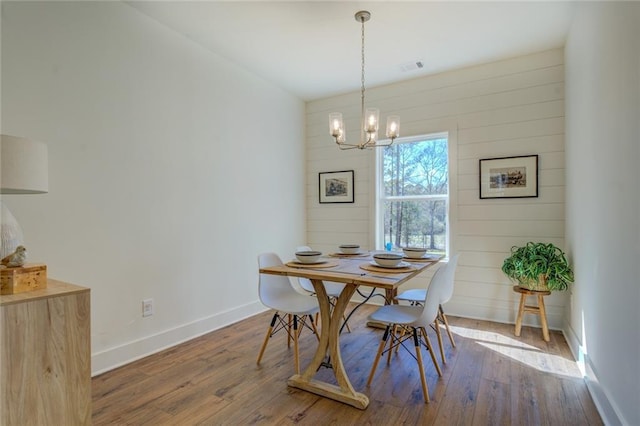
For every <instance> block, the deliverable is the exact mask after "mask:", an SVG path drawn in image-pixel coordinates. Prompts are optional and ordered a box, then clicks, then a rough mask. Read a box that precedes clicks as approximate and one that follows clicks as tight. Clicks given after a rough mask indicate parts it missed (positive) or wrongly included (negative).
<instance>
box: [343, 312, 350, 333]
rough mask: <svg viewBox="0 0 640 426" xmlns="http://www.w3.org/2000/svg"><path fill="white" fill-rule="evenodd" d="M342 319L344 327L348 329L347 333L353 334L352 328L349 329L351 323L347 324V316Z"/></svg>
mask: <svg viewBox="0 0 640 426" xmlns="http://www.w3.org/2000/svg"><path fill="white" fill-rule="evenodd" d="M342 319H343V320H344V325H345V326H346V327H347V331H348V332H349V333H351V327H349V323H348V322H347V316H346V315H345V314H342Z"/></svg>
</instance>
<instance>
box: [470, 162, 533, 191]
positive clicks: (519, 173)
mask: <svg viewBox="0 0 640 426" xmlns="http://www.w3.org/2000/svg"><path fill="white" fill-rule="evenodd" d="M537 196H538V156H537V155H521V156H518V157H502V158H485V159H482V160H480V198H527V197H537Z"/></svg>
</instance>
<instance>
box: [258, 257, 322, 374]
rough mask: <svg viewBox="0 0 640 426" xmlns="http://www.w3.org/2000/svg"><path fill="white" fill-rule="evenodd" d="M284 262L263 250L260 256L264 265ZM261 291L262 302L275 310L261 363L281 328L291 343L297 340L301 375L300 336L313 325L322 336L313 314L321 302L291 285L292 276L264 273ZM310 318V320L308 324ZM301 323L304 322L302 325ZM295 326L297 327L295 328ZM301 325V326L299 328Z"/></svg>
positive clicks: (316, 311) (261, 279) (265, 340)
mask: <svg viewBox="0 0 640 426" xmlns="http://www.w3.org/2000/svg"><path fill="white" fill-rule="evenodd" d="M278 265H282V260H280V258H279V257H278V255H277V254H275V253H263V254H260V255H259V256H258V266H259V267H260V268H264V267H268V266H278ZM258 294H259V297H260V301H261V302H262V304H263V305H265V306H266V307H268V308H271V309H274V310H275V311H276V312H275V313H274V314H273V318H272V319H271V323H270V325H269V328H268V329H267V334H266V335H265V337H264V341H263V343H262V347H261V348H260V353H259V354H258V360H257V364H260V361H261V360H262V355H263V354H264V350H265V349H266V347H267V343H269V340H270V339H271V337H273V336H274V335H275V334H276V333H277V332H279V331H280V330H285V331H286V332H287V334H288V336H287V343H289V342H290V341H291V339H293V350H294V364H295V370H296V374H300V361H299V357H298V337H299V335H300V332H301V331H302V329H303V328H304V327H307V328H309V329H310V330H311V331H313V333H314V334H315V335H316V338H318V330H317V329H316V326H315V323H314V322H313V317H314V315H315V314H316V313H318V311H319V309H320V308H319V307H318V301H317V300H316V299H315V298H311V297H307V296H305V295H303V294H301V293H299V292H298V291H296V289H295V288H294V287H293V286H292V285H291V281H289V278H288V277H286V276H283V275H270V274H260V275H259V280H258ZM281 314H286V315H287V316H288V318H291V319H292V321H289V320H288V319H284V318H283V317H282V316H281ZM307 320H308V323H307ZM298 322H299V323H300V324H298ZM292 325H293V327H292ZM298 327H300V329H298Z"/></svg>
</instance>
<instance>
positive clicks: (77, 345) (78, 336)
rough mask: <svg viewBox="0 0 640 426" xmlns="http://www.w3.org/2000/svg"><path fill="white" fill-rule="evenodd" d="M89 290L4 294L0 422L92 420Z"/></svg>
mask: <svg viewBox="0 0 640 426" xmlns="http://www.w3.org/2000/svg"><path fill="white" fill-rule="evenodd" d="M89 292H90V290H89V289H88V288H85V287H79V286H76V285H72V284H68V283H64V282H61V281H57V280H52V279H49V280H48V281H47V288H46V289H42V290H35V291H31V292H27V293H19V294H12V295H4V296H0V310H1V312H0V345H1V346H0V424H1V425H6V426H11V425H27V424H28V425H90V424H91V324H90V320H91V308H90V293H89Z"/></svg>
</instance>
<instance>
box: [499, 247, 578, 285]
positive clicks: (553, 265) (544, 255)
mask: <svg viewBox="0 0 640 426" xmlns="http://www.w3.org/2000/svg"><path fill="white" fill-rule="evenodd" d="M502 272H504V273H505V275H506V276H507V277H509V279H511V280H512V281H514V282H517V283H518V284H519V285H520V286H521V287H526V288H528V289H531V290H544V289H545V288H544V286H545V284H546V287H547V288H548V289H549V290H554V291H564V290H566V289H567V288H569V284H570V283H572V282H573V271H572V269H571V267H570V266H569V262H568V261H567V258H566V256H565V254H564V252H563V251H562V250H560V249H559V248H558V247H556V246H555V245H553V244H545V243H534V242H528V243H527V244H526V245H525V246H523V247H518V246H513V247H511V255H510V256H509V257H507V258H506V259H505V260H504V263H503V264H502Z"/></svg>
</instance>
